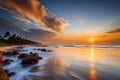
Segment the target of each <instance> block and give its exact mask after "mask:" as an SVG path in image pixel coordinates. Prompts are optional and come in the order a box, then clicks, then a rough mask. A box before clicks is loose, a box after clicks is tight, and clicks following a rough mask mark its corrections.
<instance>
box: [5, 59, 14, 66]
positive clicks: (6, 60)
mask: <svg viewBox="0 0 120 80" xmlns="http://www.w3.org/2000/svg"><path fill="white" fill-rule="evenodd" d="M13 62H14V60H11V59H5V60H4V61H3V65H9V64H11V63H13Z"/></svg>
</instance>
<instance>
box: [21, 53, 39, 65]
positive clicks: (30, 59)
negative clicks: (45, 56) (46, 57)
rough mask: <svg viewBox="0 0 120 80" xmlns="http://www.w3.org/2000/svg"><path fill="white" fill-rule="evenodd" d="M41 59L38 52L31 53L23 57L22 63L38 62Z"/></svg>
mask: <svg viewBox="0 0 120 80" xmlns="http://www.w3.org/2000/svg"><path fill="white" fill-rule="evenodd" d="M38 61H39V55H38V53H34V54H30V55H29V56H27V57H26V58H23V60H22V62H21V64H36V63H38Z"/></svg>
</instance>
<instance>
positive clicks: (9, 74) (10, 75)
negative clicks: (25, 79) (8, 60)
mask: <svg viewBox="0 0 120 80" xmlns="http://www.w3.org/2000/svg"><path fill="white" fill-rule="evenodd" d="M15 74H17V73H16V72H10V73H8V77H12V76H14V75H15Z"/></svg>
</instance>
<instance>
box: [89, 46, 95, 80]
mask: <svg viewBox="0 0 120 80" xmlns="http://www.w3.org/2000/svg"><path fill="white" fill-rule="evenodd" d="M90 52H91V56H90V72H89V77H90V80H96V70H95V62H94V48H93V47H92V46H91V49H90Z"/></svg>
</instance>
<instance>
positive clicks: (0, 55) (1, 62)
mask: <svg viewBox="0 0 120 80" xmlns="http://www.w3.org/2000/svg"><path fill="white" fill-rule="evenodd" d="M2 64H3V56H2V52H1V51H0V66H2Z"/></svg>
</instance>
